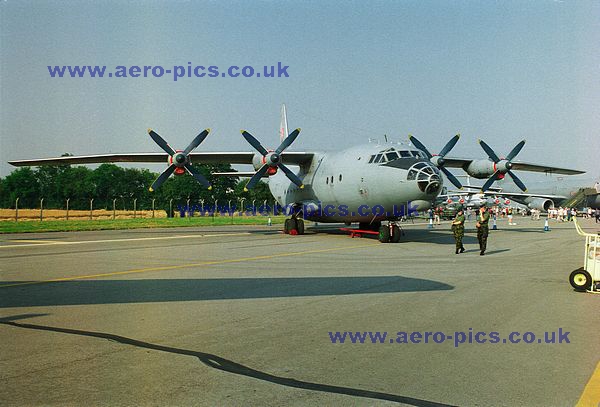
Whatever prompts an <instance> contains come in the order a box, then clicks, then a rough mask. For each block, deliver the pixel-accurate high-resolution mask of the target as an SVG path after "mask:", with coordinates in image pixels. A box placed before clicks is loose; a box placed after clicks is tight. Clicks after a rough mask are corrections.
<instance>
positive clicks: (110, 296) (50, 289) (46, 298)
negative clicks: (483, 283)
mask: <svg viewBox="0 0 600 407" xmlns="http://www.w3.org/2000/svg"><path fill="white" fill-rule="evenodd" d="M23 283H26V282H23ZM4 284H18V282H10V283H8V282H4ZM452 289H454V287H453V286H451V285H448V284H445V283H442V282H439V281H433V280H425V279H420V278H410V277H402V276H375V277H298V278H215V279H143V280H73V281H60V282H48V283H42V284H37V283H33V284H24V285H21V286H12V287H4V288H2V283H0V308H11V307H39V306H55V305H87V304H120V303H148V302H170V301H206V300H239V299H256V298H285V297H304V296H323V295H352V294H382V293H402V292H418V291H444V290H452Z"/></svg>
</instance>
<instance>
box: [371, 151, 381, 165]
mask: <svg viewBox="0 0 600 407" xmlns="http://www.w3.org/2000/svg"><path fill="white" fill-rule="evenodd" d="M382 157H383V154H381V153H379V154H377V157H375V161H373V162H374V163H375V164H378V163H380V162H381V158H382Z"/></svg>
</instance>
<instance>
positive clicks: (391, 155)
mask: <svg viewBox="0 0 600 407" xmlns="http://www.w3.org/2000/svg"><path fill="white" fill-rule="evenodd" d="M385 158H387V160H388V161H393V160H397V159H398V153H397V152H395V151H392V152H389V153H385Z"/></svg>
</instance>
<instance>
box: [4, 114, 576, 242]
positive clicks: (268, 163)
mask: <svg viewBox="0 0 600 407" xmlns="http://www.w3.org/2000/svg"><path fill="white" fill-rule="evenodd" d="M209 131H210V130H209V129H206V130H204V131H202V132H201V133H200V134H198V135H197V136H196V137H195V138H194V139H193V140H192V142H191V143H190V144H189V145H188V146H187V147H186V148H185V149H184V150H174V149H173V148H172V147H170V146H169V144H168V143H167V142H166V141H165V140H164V139H163V138H162V137H160V136H159V135H158V133H156V132H154V131H153V130H149V134H150V137H151V138H152V139H153V140H154V141H155V142H156V144H158V145H159V146H160V147H161V149H162V150H163V151H164V152H163V153H133V154H131V153H129V154H103V155H88V156H68V157H58V158H43V159H34V160H19V161H10V164H12V165H15V166H39V165H56V164H95V163H104V162H149V163H154V162H161V161H162V162H166V163H167V168H166V169H165V171H163V173H162V174H161V175H160V176H159V177H158V178H157V179H156V181H154V183H153V184H152V186H151V189H154V188H157V187H159V186H160V184H161V183H162V182H163V181H164V180H165V179H166V178H168V177H169V176H171V175H172V174H175V175H181V174H184V173H186V172H187V173H190V174H191V175H192V176H194V177H195V178H196V180H198V182H200V183H201V184H203V185H205V186H206V187H208V188H209V187H210V183H209V181H208V180H206V179H205V178H204V177H203V176H201V175H200V174H199V173H198V172H197V171H195V169H194V167H193V164H192V163H193V162H200V163H223V162H226V163H230V164H252V165H253V167H254V171H253V172H250V173H235V174H236V175H237V176H240V175H241V176H244V175H247V176H251V178H250V180H249V182H248V184H247V185H246V188H248V189H250V188H252V187H253V186H254V185H255V184H256V182H258V180H259V179H260V178H262V177H268V178H269V182H268V184H269V189H270V191H271V193H272V194H273V196H274V197H275V199H276V200H277V202H278V203H279V204H280V205H282V206H284V207H287V208H292V209H294V210H293V211H292V213H291V217H290V219H288V220H287V221H286V224H285V227H284V231H286V232H293V233H294V232H297V233H299V234H302V233H303V231H304V223H303V219H308V220H312V221H318V222H345V223H352V222H358V223H359V224H360V227H361V228H365V229H367V228H368V229H373V230H379V232H380V240H382V241H389V240H391V241H398V240H399V237H400V230H399V228H398V226H396V225H395V224H394V221H395V220H397V219H399V218H400V217H401V216H403V215H406V213H407V212H408V210H409V208H410V209H412V210H423V209H427V208H429V207H430V206H431V203H432V202H433V201H434V200H435V199H436V198H437V197H438V195H439V194H440V192H441V191H442V186H443V177H442V174H441V173H442V172H443V173H444V174H445V175H446V176H447V177H448V179H449V180H450V181H451V182H452V183H453V184H454V185H455V186H457V187H459V188H460V187H462V185H461V184H460V182H459V181H458V179H457V178H456V177H455V176H453V175H452V174H451V173H450V172H449V171H448V170H447V169H446V167H456V168H462V169H464V170H465V171H466V172H467V173H468V174H469V175H471V176H474V177H477V178H485V177H489V178H488V181H486V184H485V185H484V186H487V187H488V188H489V187H490V186H491V184H492V183H493V182H494V181H495V180H497V179H501V178H502V177H503V176H504V174H509V176H510V177H512V179H513V180H514V181H515V183H517V185H519V186H520V187H523V185H522V182H521V181H520V180H519V178H517V176H516V175H515V174H514V173H513V172H512V170H513V169H514V170H523V171H538V172H540V171H541V172H553V173H560V174H580V173H583V171H577V170H571V169H564V168H556V167H552V166H546V165H537V164H529V163H521V162H517V161H514V160H513V159H514V157H515V156H516V155H517V154H518V153H519V151H520V150H521V149H522V147H523V145H524V144H525V142H524V141H522V142H520V143H519V144H517V146H515V148H513V150H512V151H511V152H510V153H509V155H508V156H507V158H505V159H501V158H499V157H497V156H496V155H495V153H494V152H493V151H492V150H491V149H490V148H489V147H488V146H487V144H485V143H484V142H480V144H481V145H482V147H483V148H484V150H485V151H486V152H487V153H488V156H489V159H483V160H478V159H462V158H452V157H447V154H448V153H449V152H450V150H451V149H452V148H453V147H454V146H455V145H456V143H457V142H458V139H459V137H460V136H459V135H456V136H454V137H452V138H451V139H450V141H448V143H447V144H446V145H445V146H444V148H443V149H442V150H441V151H440V154H438V155H433V154H431V153H430V152H429V150H428V149H427V148H426V147H425V146H424V145H423V144H422V143H420V142H419V141H418V140H417V139H416V138H415V137H413V136H411V138H410V139H411V141H412V143H413V145H414V146H410V145H405V144H402V143H398V144H395V143H385V144H380V145H375V144H366V145H361V146H356V147H351V148H347V149H344V150H339V151H335V152H332V153H325V152H290V151H286V150H287V149H288V147H290V146H291V145H292V143H294V141H295V140H296V139H297V137H298V135H299V133H300V129H296V130H294V131H293V132H291V133H289V132H288V129H287V115H286V111H285V106H283V107H282V112H281V126H280V138H281V139H280V144H279V146H278V147H277V148H276V149H274V150H271V149H267V148H265V147H264V146H263V145H262V144H261V143H260V141H258V139H256V138H255V137H254V136H253V135H251V134H250V133H249V132H247V131H245V130H242V135H243V137H244V138H245V139H246V141H247V142H248V143H249V144H250V145H252V147H253V148H254V149H255V150H256V152H195V151H194V150H195V149H196V148H197V147H198V146H199V145H200V144H201V143H202V142H203V141H204V140H205V139H206V137H207V136H208V134H209ZM283 135H287V136H286V137H285V138H283ZM284 163H286V164H289V165H294V166H298V167H299V168H298V170H297V171H292V170H291V169H289V168H288V167H287V166H286V165H285V164H284ZM215 175H229V174H227V173H220V174H215ZM327 208H329V210H328V211H326V210H324V209H327ZM383 221H389V222H390V223H389V224H388V225H386V226H381V222H383Z"/></svg>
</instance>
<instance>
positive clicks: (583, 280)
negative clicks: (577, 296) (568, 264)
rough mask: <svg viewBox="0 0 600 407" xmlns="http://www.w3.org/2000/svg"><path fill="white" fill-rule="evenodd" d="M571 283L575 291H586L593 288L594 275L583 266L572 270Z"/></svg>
mask: <svg viewBox="0 0 600 407" xmlns="http://www.w3.org/2000/svg"><path fill="white" fill-rule="evenodd" d="M569 283H571V287H573V288H574V289H575V291H586V290H589V289H591V288H592V276H590V273H588V272H587V271H586V270H584V269H583V267H581V268H578V269H577V270H573V271H572V272H571V275H570V276H569Z"/></svg>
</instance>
